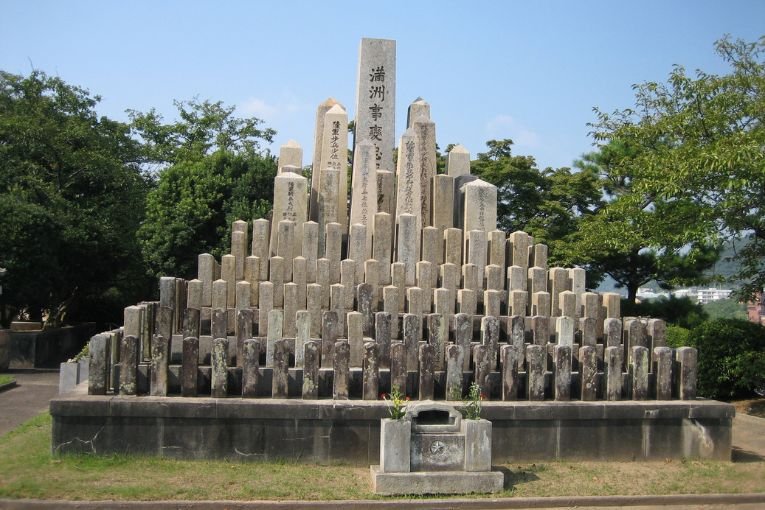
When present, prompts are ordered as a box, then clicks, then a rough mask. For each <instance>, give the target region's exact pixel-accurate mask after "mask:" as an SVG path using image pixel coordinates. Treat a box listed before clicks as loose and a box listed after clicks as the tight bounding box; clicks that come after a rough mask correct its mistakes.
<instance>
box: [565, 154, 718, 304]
mask: <svg viewBox="0 0 765 510" xmlns="http://www.w3.org/2000/svg"><path fill="white" fill-rule="evenodd" d="M640 153H641V151H640V150H638V149H636V148H635V147H634V146H632V145H629V144H623V143H620V142H618V141H616V142H613V143H611V144H608V145H605V146H603V147H602V148H601V149H600V151H597V152H593V153H590V154H586V155H585V156H583V158H582V159H581V160H579V161H577V162H576V163H575V166H577V167H578V168H579V169H581V171H586V172H590V173H592V174H594V175H596V176H597V178H598V179H599V182H600V188H601V189H602V190H603V194H604V195H603V198H604V200H603V202H602V204H601V205H600V207H599V208H598V209H597V211H596V214H590V215H588V216H587V217H585V218H583V219H582V221H581V222H579V225H578V230H577V231H576V232H575V233H573V234H572V235H571V236H569V238H568V241H569V242H568V243H567V244H566V245H565V246H564V247H563V248H564V251H565V255H564V257H563V258H564V259H565V260H566V262H568V263H573V264H579V265H583V266H584V267H586V268H587V269H588V270H589V271H588V277H590V276H592V275H595V276H596V277H597V276H599V275H608V276H610V277H611V278H613V279H614V281H615V282H616V286H617V287H619V288H626V289H627V299H628V301H629V302H630V303H634V302H635V299H636V296H637V291H638V289H639V288H640V287H641V286H643V285H645V284H646V283H648V282H650V281H655V282H657V283H658V284H659V286H660V287H662V288H664V289H669V288H672V287H674V286H677V285H696V284H701V283H705V282H706V281H708V279H709V278H708V276H707V275H706V274H705V273H704V271H705V270H706V269H709V268H710V267H712V266H713V265H714V263H715V262H716V261H717V259H718V257H719V249H718V246H717V245H714V244H710V243H708V242H705V240H704V239H694V238H685V237H681V236H679V235H678V234H679V232H680V231H683V230H687V229H688V226H687V225H688V224H689V223H695V222H697V221H698V219H699V215H700V214H701V213H700V211H699V207H698V206H697V205H696V204H695V203H693V202H692V201H689V200H666V199H664V198H662V197H660V196H656V195H650V194H647V193H644V192H641V191H640V189H639V188H636V186H635V183H636V178H635V177H634V176H633V175H632V174H631V173H629V172H625V171H624V170H623V167H624V165H625V162H627V161H632V160H634V159H636V158H638V157H640ZM592 283H594V282H592Z"/></svg>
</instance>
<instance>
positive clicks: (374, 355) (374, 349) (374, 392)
mask: <svg viewBox="0 0 765 510" xmlns="http://www.w3.org/2000/svg"><path fill="white" fill-rule="evenodd" d="M367 340H369V339H367ZM362 374H363V377H362V398H363V399H364V400H377V398H378V396H379V395H380V373H379V364H378V346H377V344H376V343H375V342H371V341H370V342H364V361H363V367H362Z"/></svg>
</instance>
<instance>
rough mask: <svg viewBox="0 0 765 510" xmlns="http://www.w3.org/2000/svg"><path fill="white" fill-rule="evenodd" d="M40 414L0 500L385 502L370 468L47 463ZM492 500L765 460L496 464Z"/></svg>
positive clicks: (703, 479) (750, 480) (6, 444)
mask: <svg viewBox="0 0 765 510" xmlns="http://www.w3.org/2000/svg"><path fill="white" fill-rule="evenodd" d="M50 437H51V418H50V415H48V414H47V413H44V414H41V415H40V416H37V417H36V418H33V419H32V420H30V421H28V422H27V423H25V424H24V425H22V426H20V427H19V428H17V429H16V430H14V431H12V432H10V433H8V434H6V435H4V436H2V437H0V459H3V461H2V462H0V497H4V498H43V499H68V500H112V499H113V500H163V499H169V500H172V499H191V500H202V499H205V500H221V499H227V500H252V499H279V500H283V499H301V500H332V499H383V498H382V497H380V496H375V495H374V494H372V493H371V487H370V481H369V469H368V468H365V467H353V466H316V465H308V464H297V463H293V462H281V463H275V462H269V463H259V462H254V463H242V462H238V461H237V462H226V461H179V460H172V459H160V458H150V457H130V456H122V455H114V456H108V457H94V456H87V455H77V456H64V457H52V456H51V454H50ZM498 467H499V468H501V469H503V470H504V471H505V483H506V488H505V491H504V492H503V493H502V494H499V495H495V496H494V497H496V496H504V497H509V496H519V497H520V496H567V495H572V496H573V495H580V496H584V495H614V494H618V495H637V494H682V493H694V494H704V493H740V492H765V460H763V459H759V460H755V461H750V462H742V463H732V462H711V461H679V460H673V461H669V460H668V461H665V462H608V463H606V462H546V463H537V464H512V465H506V466H498Z"/></svg>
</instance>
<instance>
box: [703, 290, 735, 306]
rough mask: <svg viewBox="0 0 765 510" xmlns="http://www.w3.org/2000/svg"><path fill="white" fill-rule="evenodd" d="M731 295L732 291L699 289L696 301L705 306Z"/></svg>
mask: <svg viewBox="0 0 765 510" xmlns="http://www.w3.org/2000/svg"><path fill="white" fill-rule="evenodd" d="M732 293H733V291H732V290H731V289H715V288H709V289H699V290H698V294H697V298H696V300H697V301H698V302H699V303H700V304H702V305H705V304H707V303H711V302H712V301H719V300H721V299H728V298H729V297H730V295H731V294H732Z"/></svg>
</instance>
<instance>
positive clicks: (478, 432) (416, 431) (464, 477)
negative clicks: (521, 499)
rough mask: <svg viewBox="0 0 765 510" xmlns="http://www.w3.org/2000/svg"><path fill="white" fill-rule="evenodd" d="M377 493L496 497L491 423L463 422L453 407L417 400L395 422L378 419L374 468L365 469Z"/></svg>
mask: <svg viewBox="0 0 765 510" xmlns="http://www.w3.org/2000/svg"><path fill="white" fill-rule="evenodd" d="M370 471H371V474H372V487H373V489H374V491H375V492H376V493H377V494H385V495H396V494H464V493H469V492H477V493H490V492H499V491H501V490H502V487H503V484H504V475H503V474H502V472H500V471H492V470H491V422H490V421H488V420H481V419H479V420H469V419H467V420H463V419H462V415H461V414H460V413H459V412H458V411H457V410H456V409H455V408H453V407H451V406H448V405H446V404H443V403H436V402H432V401H423V402H420V403H418V404H415V405H414V406H412V408H411V409H409V410H408V411H407V413H406V416H405V417H404V418H403V419H401V420H391V419H387V420H383V422H382V426H381V431H380V465H379V466H371V468H370Z"/></svg>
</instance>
